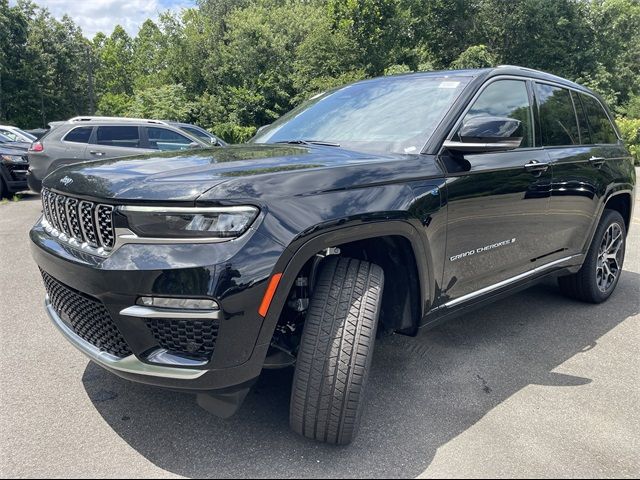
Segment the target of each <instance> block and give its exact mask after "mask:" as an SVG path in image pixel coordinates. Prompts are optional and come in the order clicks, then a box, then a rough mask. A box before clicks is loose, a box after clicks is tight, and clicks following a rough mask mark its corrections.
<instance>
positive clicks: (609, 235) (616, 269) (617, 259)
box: [558, 210, 627, 303]
mask: <svg viewBox="0 0 640 480" xmlns="http://www.w3.org/2000/svg"><path fill="white" fill-rule="evenodd" d="M626 238H627V231H626V228H625V223H624V219H623V218H622V215H620V213H619V212H617V211H615V210H605V211H604V214H603V215H602V219H601V220H600V225H598V229H597V230H596V233H595V235H594V237H593V241H592V242H591V246H590V247H589V251H588V252H587V257H586V258H585V261H584V264H583V265H582V268H581V269H580V270H579V271H578V272H577V273H575V274H573V275H568V276H566V277H560V278H558V283H559V285H560V290H561V291H562V292H563V293H564V294H565V295H567V296H569V297H572V298H575V299H577V300H582V301H583V302H591V303H601V302H604V301H605V300H606V299H607V298H609V297H610V296H611V294H612V293H613V291H614V290H615V288H616V285H617V284H618V280H620V274H621V273H622V263H623V261H624V251H625V244H626Z"/></svg>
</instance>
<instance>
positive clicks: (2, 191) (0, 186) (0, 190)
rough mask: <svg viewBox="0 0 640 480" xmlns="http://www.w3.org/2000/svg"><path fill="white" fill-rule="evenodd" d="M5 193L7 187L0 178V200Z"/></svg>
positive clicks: (7, 191) (6, 193) (7, 192)
mask: <svg viewBox="0 0 640 480" xmlns="http://www.w3.org/2000/svg"><path fill="white" fill-rule="evenodd" d="M7 195H9V189H8V188H7V186H6V185H5V184H4V180H3V179H2V178H0V200H2V199H3V198H4V197H5V196H7Z"/></svg>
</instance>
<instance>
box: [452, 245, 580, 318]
mask: <svg viewBox="0 0 640 480" xmlns="http://www.w3.org/2000/svg"><path fill="white" fill-rule="evenodd" d="M580 256H581V254H577V255H571V256H569V257H564V258H560V259H558V260H554V261H553V262H549V263H545V264H544V265H540V266H539V267H536V268H534V269H532V270H529V271H528V272H524V273H521V274H520V275H516V276H515V277H511V278H507V279H506V280H502V281H501V282H498V283H494V284H493V285H489V286H488V287H484V288H481V289H480V290H476V291H475V292H471V293H467V294H466V295H462V296H461V297H458V298H454V299H453V300H451V301H449V302H447V303H445V304H444V305H442V307H447V308H451V307H455V306H456V305H459V304H461V303H464V302H467V301H469V300H472V299H474V298H476V297H479V296H481V295H484V294H485V293H490V292H492V291H494V290H499V289H500V288H502V287H506V286H508V285H511V284H512V283H516V282H519V281H520V280H524V279H525V278H527V277H531V276H533V275H536V274H538V273H542V272H544V271H545V270H548V269H549V268H551V267H554V266H556V265H560V264H561V263H565V262H568V261H570V260H572V259H574V258H577V257H580ZM442 307H439V308H442Z"/></svg>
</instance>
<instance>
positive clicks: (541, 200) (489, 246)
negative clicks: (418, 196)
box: [442, 79, 552, 303]
mask: <svg viewBox="0 0 640 480" xmlns="http://www.w3.org/2000/svg"><path fill="white" fill-rule="evenodd" d="M527 83H528V82H527V81H526V80H516V79H498V80H494V81H492V82H490V83H489V84H488V85H486V86H485V87H484V89H483V90H482V91H481V93H480V94H479V96H478V97H477V99H476V100H475V101H474V103H473V105H472V106H471V108H470V110H469V111H468V112H467V113H466V115H465V117H464V119H463V123H464V122H465V121H466V120H467V119H468V118H472V117H477V116H488V117H510V118H515V119H517V120H519V121H520V122H521V124H520V128H519V129H518V131H517V132H514V134H513V136H518V137H522V143H521V145H520V148H517V149H515V150H511V151H506V152H495V153H483V154H473V155H465V156H464V159H463V160H462V161H463V162H468V164H467V165H468V166H467V169H466V171H464V172H462V173H455V174H451V175H450V178H449V179H448V183H447V198H448V220H447V226H448V229H447V246H446V259H445V267H444V278H443V288H444V291H443V299H442V303H449V302H453V303H456V301H461V300H464V299H466V298H468V297H470V296H472V295H473V294H474V293H477V292H478V291H480V290H482V289H485V288H487V287H491V286H495V285H496V284H499V283H500V282H503V281H505V280H509V279H511V278H513V277H514V276H517V275H519V274H521V273H524V272H527V271H529V270H531V269H532V268H535V266H536V265H539V264H541V262H543V261H544V258H545V256H547V255H549V253H550V247H549V245H548V243H547V242H546V232H547V223H548V216H547V214H548V210H549V195H550V186H551V179H552V172H551V168H550V167H549V160H548V157H547V154H546V152H545V151H544V150H543V149H542V148H540V147H539V146H536V141H535V140H534V139H535V131H534V121H533V112H532V108H531V98H532V95H531V93H530V89H529V88H528V85H527Z"/></svg>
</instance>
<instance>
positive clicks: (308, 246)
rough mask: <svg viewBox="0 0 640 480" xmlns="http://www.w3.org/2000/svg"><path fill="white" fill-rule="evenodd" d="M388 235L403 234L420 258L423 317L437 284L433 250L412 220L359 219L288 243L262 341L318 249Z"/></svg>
mask: <svg viewBox="0 0 640 480" xmlns="http://www.w3.org/2000/svg"><path fill="white" fill-rule="evenodd" d="M386 236H398V237H402V238H404V239H406V240H407V241H408V242H409V244H410V245H411V249H412V252H413V257H414V258H415V260H416V270H417V276H418V284H419V287H418V290H419V292H418V293H419V305H418V307H419V308H418V310H419V313H418V317H420V318H421V317H423V316H424V314H425V311H426V308H427V306H428V305H430V304H431V303H432V300H433V299H432V298H430V296H431V295H433V292H434V291H435V284H434V276H433V269H432V262H431V261H430V252H429V251H428V247H427V246H425V245H424V244H423V242H422V238H421V236H420V234H419V232H418V230H417V229H416V228H415V227H414V226H413V225H412V224H411V223H410V222H409V221H403V220H389V221H383V222H371V223H365V224H362V223H358V224H357V225H350V226H342V227H339V228H337V229H333V230H331V231H327V232H322V233H319V234H317V235H315V236H313V237H312V238H305V239H304V240H302V239H301V240H298V241H297V242H294V243H293V244H292V245H290V246H289V247H287V249H286V250H285V253H284V254H283V255H282V256H281V257H280V259H279V260H278V262H277V263H276V266H275V267H274V269H273V273H274V274H276V273H282V279H281V281H280V283H279V285H278V288H277V290H276V293H275V295H274V296H273V299H272V301H271V304H270V307H269V310H268V313H267V315H266V316H265V318H264V322H263V326H262V329H261V331H260V337H259V339H258V344H259V345H261V344H267V343H269V342H270V341H271V338H272V336H273V333H274V331H275V328H276V325H277V323H278V320H279V318H280V314H281V312H282V310H283V308H284V306H285V304H286V301H287V298H288V296H289V292H290V291H291V288H292V287H293V285H294V282H295V280H296V278H297V276H298V273H299V272H300V271H302V269H303V267H304V266H305V265H306V264H307V263H308V262H309V261H310V260H311V259H312V258H313V257H314V256H315V255H316V254H317V253H319V252H321V251H323V250H325V249H327V248H330V247H335V246H337V245H343V244H347V243H353V242H357V241H362V240H370V239H375V238H380V237H386Z"/></svg>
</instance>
